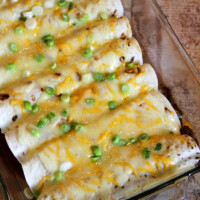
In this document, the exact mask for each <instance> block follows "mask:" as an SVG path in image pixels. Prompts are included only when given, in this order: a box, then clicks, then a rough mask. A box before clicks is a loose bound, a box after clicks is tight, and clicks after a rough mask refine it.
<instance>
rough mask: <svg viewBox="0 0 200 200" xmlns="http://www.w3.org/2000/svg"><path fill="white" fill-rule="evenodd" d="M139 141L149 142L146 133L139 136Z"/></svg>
mask: <svg viewBox="0 0 200 200" xmlns="http://www.w3.org/2000/svg"><path fill="white" fill-rule="evenodd" d="M139 140H140V141H141V142H145V141H147V140H149V136H148V135H147V134H146V133H144V134H142V135H140V137H139Z"/></svg>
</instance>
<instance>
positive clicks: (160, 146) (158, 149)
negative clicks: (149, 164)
mask: <svg viewBox="0 0 200 200" xmlns="http://www.w3.org/2000/svg"><path fill="white" fill-rule="evenodd" d="M161 149H162V144H161V143H158V144H156V147H155V149H154V150H155V151H160V150H161Z"/></svg>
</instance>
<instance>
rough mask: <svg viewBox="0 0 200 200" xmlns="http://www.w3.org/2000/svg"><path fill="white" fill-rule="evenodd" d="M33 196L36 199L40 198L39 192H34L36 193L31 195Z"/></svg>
mask: <svg viewBox="0 0 200 200" xmlns="http://www.w3.org/2000/svg"><path fill="white" fill-rule="evenodd" d="M33 196H34V197H36V198H38V197H39V196H40V192H39V191H37V190H36V191H35V192H34V193H33Z"/></svg>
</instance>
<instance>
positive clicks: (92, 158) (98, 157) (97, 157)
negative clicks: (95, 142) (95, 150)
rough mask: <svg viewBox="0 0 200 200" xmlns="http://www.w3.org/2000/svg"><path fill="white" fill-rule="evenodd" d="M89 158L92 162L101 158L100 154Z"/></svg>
mask: <svg viewBox="0 0 200 200" xmlns="http://www.w3.org/2000/svg"><path fill="white" fill-rule="evenodd" d="M90 159H91V161H92V162H97V161H99V160H100V159H101V156H92V157H90Z"/></svg>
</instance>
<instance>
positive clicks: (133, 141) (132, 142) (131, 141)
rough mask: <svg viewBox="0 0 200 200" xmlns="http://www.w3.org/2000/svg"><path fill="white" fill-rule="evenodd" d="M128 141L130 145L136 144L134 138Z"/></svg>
mask: <svg viewBox="0 0 200 200" xmlns="http://www.w3.org/2000/svg"><path fill="white" fill-rule="evenodd" d="M129 141H130V143H131V144H135V143H137V140H136V139H135V138H131V139H130V140H129Z"/></svg>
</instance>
